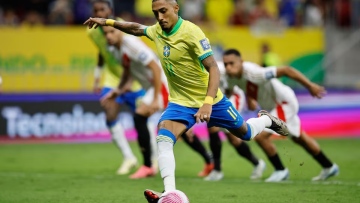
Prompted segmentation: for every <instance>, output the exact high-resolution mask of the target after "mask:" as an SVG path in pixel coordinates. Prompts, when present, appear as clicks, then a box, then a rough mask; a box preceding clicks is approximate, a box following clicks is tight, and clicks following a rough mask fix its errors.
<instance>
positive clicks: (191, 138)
mask: <svg viewBox="0 0 360 203" xmlns="http://www.w3.org/2000/svg"><path fill="white" fill-rule="evenodd" d="M181 138H182V139H183V140H184V141H185V143H186V144H187V145H189V146H190V147H191V148H192V149H193V150H194V151H196V152H197V153H199V154H200V155H201V157H202V158H203V159H204V161H205V167H204V169H203V170H202V171H200V172H199V174H198V176H199V177H205V176H207V175H209V173H210V172H211V171H212V169H213V168H214V164H213V163H212V160H211V156H210V154H209V153H208V152H207V151H206V149H205V147H204V145H203V144H202V143H201V141H200V140H199V138H198V137H197V136H196V135H195V134H193V132H192V130H191V129H190V130H188V131H187V132H186V133H183V134H182V135H181Z"/></svg>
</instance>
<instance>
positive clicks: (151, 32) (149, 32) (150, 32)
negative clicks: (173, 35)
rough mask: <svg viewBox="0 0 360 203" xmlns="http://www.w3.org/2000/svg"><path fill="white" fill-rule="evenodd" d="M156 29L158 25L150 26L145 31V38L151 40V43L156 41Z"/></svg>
mask: <svg viewBox="0 0 360 203" xmlns="http://www.w3.org/2000/svg"><path fill="white" fill-rule="evenodd" d="M156 28H157V24H155V25H152V26H148V27H146V28H145V29H144V34H145V36H146V37H147V38H149V39H150V40H151V41H154V38H155V37H156Z"/></svg>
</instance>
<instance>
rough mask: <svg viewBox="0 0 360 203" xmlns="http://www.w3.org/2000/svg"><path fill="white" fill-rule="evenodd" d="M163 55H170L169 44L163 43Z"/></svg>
mask: <svg viewBox="0 0 360 203" xmlns="http://www.w3.org/2000/svg"><path fill="white" fill-rule="evenodd" d="M163 53H164V56H165V57H166V58H167V57H169V56H170V46H169V45H165V46H164V52H163Z"/></svg>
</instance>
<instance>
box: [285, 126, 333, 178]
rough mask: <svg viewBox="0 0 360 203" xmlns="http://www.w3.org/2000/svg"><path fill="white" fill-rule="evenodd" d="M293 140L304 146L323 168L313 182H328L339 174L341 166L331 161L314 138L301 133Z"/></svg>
mask: <svg viewBox="0 0 360 203" xmlns="http://www.w3.org/2000/svg"><path fill="white" fill-rule="evenodd" d="M292 140H293V141H294V142H296V143H297V144H299V145H300V146H302V147H303V148H304V149H305V150H306V151H307V152H308V153H309V154H311V155H312V156H313V158H314V159H315V160H316V161H317V162H318V163H319V164H320V165H321V166H322V167H323V170H322V171H321V172H320V174H319V175H318V176H316V177H313V178H312V180H313V181H321V180H326V179H328V178H330V177H332V176H336V175H338V174H339V166H338V165H337V164H335V163H333V162H332V161H330V159H329V158H328V157H327V156H326V155H325V154H324V153H323V151H322V150H321V149H320V146H319V144H318V143H317V142H316V140H315V139H314V138H312V137H310V136H308V135H307V134H306V133H305V132H304V131H301V133H300V136H299V137H293V138H292Z"/></svg>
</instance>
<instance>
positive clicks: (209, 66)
mask: <svg viewBox="0 0 360 203" xmlns="http://www.w3.org/2000/svg"><path fill="white" fill-rule="evenodd" d="M202 64H203V65H204V67H205V69H206V70H207V71H208V72H209V84H208V90H207V93H206V95H208V96H211V97H213V98H215V96H216V93H217V91H218V88H219V84H220V71H219V68H218V66H217V63H216V61H215V58H214V56H209V57H207V58H206V59H204V60H202Z"/></svg>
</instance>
